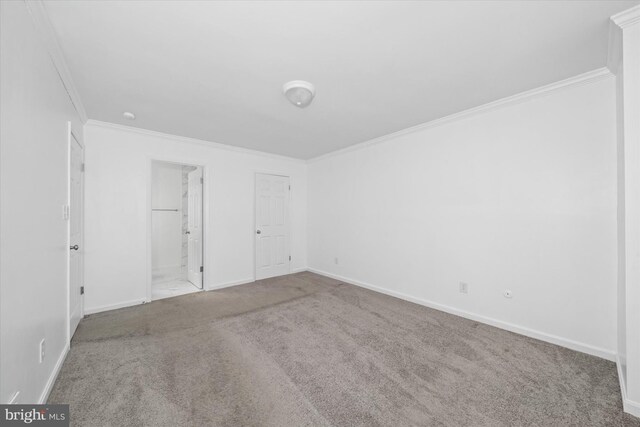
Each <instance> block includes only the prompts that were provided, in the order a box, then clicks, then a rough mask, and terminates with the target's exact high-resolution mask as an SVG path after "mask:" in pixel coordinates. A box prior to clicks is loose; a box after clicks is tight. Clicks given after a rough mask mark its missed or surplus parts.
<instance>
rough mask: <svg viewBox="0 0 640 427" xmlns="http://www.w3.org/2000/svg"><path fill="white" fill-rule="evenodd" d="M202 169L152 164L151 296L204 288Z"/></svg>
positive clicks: (176, 293)
mask: <svg viewBox="0 0 640 427" xmlns="http://www.w3.org/2000/svg"><path fill="white" fill-rule="evenodd" d="M203 181H204V180H203V170H202V167H201V166H193V165H185V164H179V163H170V162H162V161H155V160H154V161H152V164H151V299H152V300H158V299H162V298H169V297H173V296H178V295H184V294H188V293H192V292H198V291H200V290H202V289H203V280H202V278H203V277H202V276H203V262H202V261H203V257H202V254H203V219H202V217H203V214H202V212H203V203H202V195H203V185H204V184H203Z"/></svg>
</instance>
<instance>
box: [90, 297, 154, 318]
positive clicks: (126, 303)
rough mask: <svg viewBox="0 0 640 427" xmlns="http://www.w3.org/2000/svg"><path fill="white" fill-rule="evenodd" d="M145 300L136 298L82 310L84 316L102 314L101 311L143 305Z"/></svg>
mask: <svg viewBox="0 0 640 427" xmlns="http://www.w3.org/2000/svg"><path fill="white" fill-rule="evenodd" d="M146 302H147V300H146V299H145V298H138V299H134V300H130V301H124V302H119V303H117V304H107V305H100V306H97V307H92V308H87V309H85V310H84V314H85V316H88V315H90V314H96V313H102V312H103V311H110V310H117V309H119V308H125V307H133V306H134V305H140V304H145V303H146Z"/></svg>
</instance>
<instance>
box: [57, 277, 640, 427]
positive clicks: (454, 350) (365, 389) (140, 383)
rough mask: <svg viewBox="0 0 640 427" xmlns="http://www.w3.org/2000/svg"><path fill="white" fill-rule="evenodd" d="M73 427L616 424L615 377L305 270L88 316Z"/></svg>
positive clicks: (61, 388) (72, 381)
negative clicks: (76, 426)
mask: <svg viewBox="0 0 640 427" xmlns="http://www.w3.org/2000/svg"><path fill="white" fill-rule="evenodd" d="M49 403H69V404H70V405H71V420H72V425H78V426H109V425H110V426H142V425H145V426H172V427H173V426H183V425H184V426H377V425H386V426H416V425H420V426H438V425H447V426H449V425H452V426H457V425H467V426H514V425H540V426H560V425H574V426H593V425H602V426H604V425H606V426H622V425H629V426H631V425H639V426H640V422H638V420H637V419H636V418H633V417H631V416H629V415H626V414H624V413H623V412H622V402H621V398H620V389H619V386H618V378H617V373H616V367H615V364H614V363H612V362H608V361H605V360H602V359H599V358H596V357H592V356H588V355H586V354H582V353H578V352H575V351H571V350H567V349H565V348H562V347H558V346H554V345H551V344H547V343H544V342H541V341H537V340H534V339H530V338H526V337H523V336H520V335H517V334H513V333H510V332H506V331H503V330H500V329H496V328H493V327H491V326H487V325H483V324H479V323H476V322H473V321H470V320H466V319H462V318H460V317H456V316H453V315H449V314H446V313H443V312H439V311H436V310H432V309H429V308H425V307H422V306H419V305H415V304H412V303H408V302H405V301H401V300H398V299H395V298H392V297H389V296H386V295H382V294H378V293H375V292H371V291H368V290H365V289H361V288H358V287H355V286H352V285H347V284H342V283H340V282H338V281H336V280H333V279H329V278H326V277H323V276H319V275H316V274H312V273H298V274H294V275H290V276H284V277H279V278H274V279H268V280H263V281H259V282H256V283H253V284H249V285H243V286H236V287H233V288H227V289H223V290H219V291H212V292H201V293H197V294H190V295H185V296H180V297H176V298H170V299H165V300H160V301H156V302H153V303H151V304H145V305H142V306H137V307H131V308H126V309H121V310H116V311H111V312H106V313H100V314H96V315H92V316H89V317H88V318H85V319H84V320H82V322H81V323H80V326H79V327H78V330H77V332H76V335H75V337H74V339H73V342H72V346H71V351H70V353H69V355H68V357H67V360H66V361H65V363H64V366H63V368H62V371H61V373H60V375H59V377H58V380H57V382H56V384H55V386H54V389H53V391H52V393H51V396H50V399H49Z"/></svg>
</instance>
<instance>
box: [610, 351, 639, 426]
mask: <svg viewBox="0 0 640 427" xmlns="http://www.w3.org/2000/svg"><path fill="white" fill-rule="evenodd" d="M616 365H617V367H618V380H619V382H620V394H622V408H623V410H624V412H626V413H628V414H631V415H633V416H634V417H640V403H638V402H634V401H632V400H629V399H628V398H627V385H626V384H625V380H624V376H623V375H622V363H620V357H619V356H618V357H616Z"/></svg>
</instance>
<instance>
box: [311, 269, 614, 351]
mask: <svg viewBox="0 0 640 427" xmlns="http://www.w3.org/2000/svg"><path fill="white" fill-rule="evenodd" d="M308 271H311V272H312V273H316V274H320V275H323V276H327V277H331V278H333V279H336V280H340V281H343V282H347V283H349V284H352V285H356V286H360V287H362V288H366V289H369V290H372V291H376V292H380V293H382V294H386V295H390V296H392V297H396V298H400V299H403V300H405V301H410V302H413V303H416V304H420V305H423V306H425V307H429V308H433V309H435V310H440V311H444V312H446V313H449V314H455V315H456V316H460V317H464V318H466V319H470V320H474V321H476V322H480V323H485V324H487V325H491V326H495V327H496V328H500V329H504V330H507V331H510V332H515V333H517V334H520V335H525V336H527V337H530V338H535V339H538V340H541V341H545V342H548V343H551V344H556V345H559V346H561V347H566V348H569V349H571V350H575V351H579V352H582V353H587V354H590V355H592V356H597V357H601V358H603V359H606V360H610V361H612V362H615V361H616V353H615V352H613V351H610V350H606V349H604V348H600V347H595V346H592V345H589V344H584V343H580V342H577V341H573V340H570V339H566V338H562V337H559V336H557V335H551V334H547V333H545V332H540V331H536V330H533V329H529V328H526V327H523V326H518V325H515V324H513V323H509V322H505V321H502V320H498V319H494V318H491V317H487V316H483V315H480V314H475V313H471V312H468V311H465V310H460V309H457V308H455V307H451V306H448V305H444V304H440V303H437V302H433V301H429V300H425V299H422V298H416V297H413V296H411V295H407V294H403V293H401V292H396V291H390V290H388V289H385V288H381V287H379V286H374V285H371V284H369V283H365V282H361V281H358V280H355V279H351V278H349V277H343V276H340V275H336V274H332V273H328V272H326V271H322V270H317V269H313V268H309V269H308Z"/></svg>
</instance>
